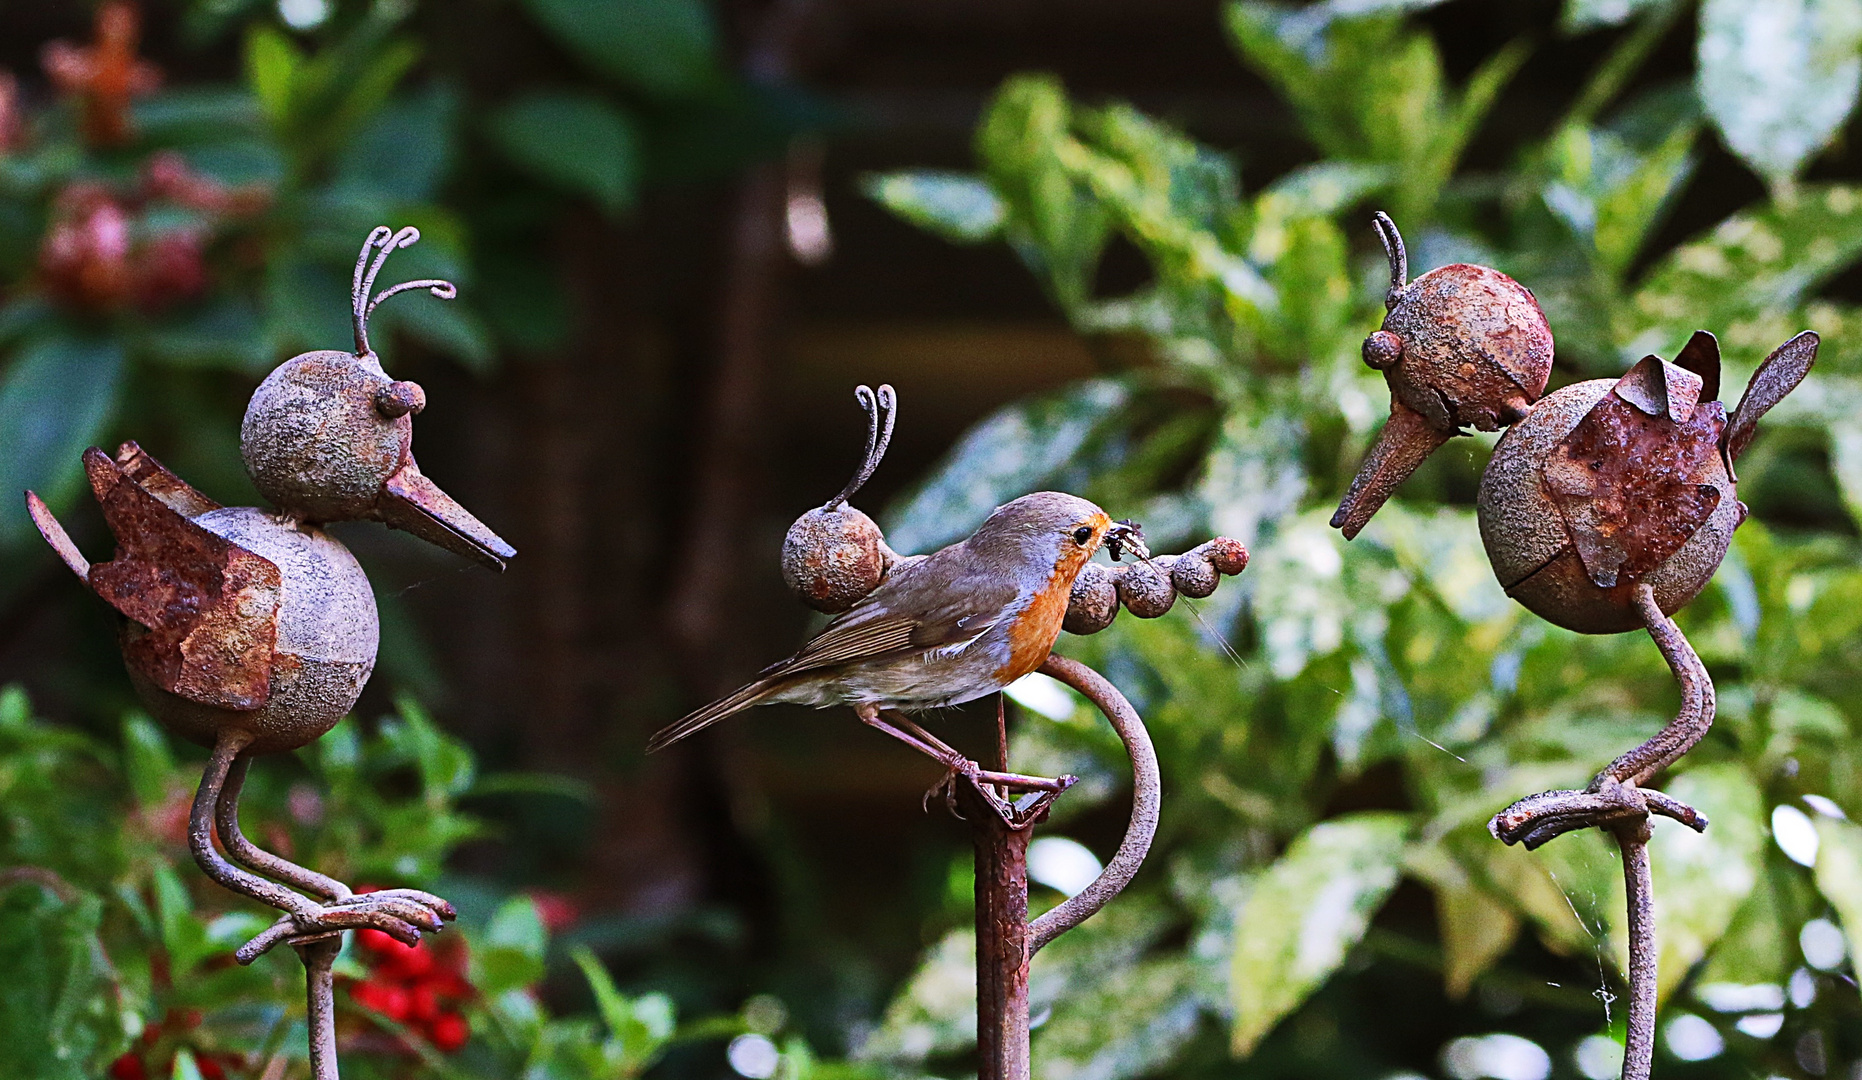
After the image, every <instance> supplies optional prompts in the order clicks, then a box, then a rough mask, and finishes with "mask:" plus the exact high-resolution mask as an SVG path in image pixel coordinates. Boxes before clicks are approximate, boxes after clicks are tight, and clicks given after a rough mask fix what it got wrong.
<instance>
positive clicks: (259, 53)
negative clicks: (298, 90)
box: [246, 24, 304, 124]
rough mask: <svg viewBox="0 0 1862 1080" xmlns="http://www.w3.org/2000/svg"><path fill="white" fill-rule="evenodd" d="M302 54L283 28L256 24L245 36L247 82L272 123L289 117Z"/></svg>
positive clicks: (279, 122)
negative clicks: (293, 88)
mask: <svg viewBox="0 0 1862 1080" xmlns="http://www.w3.org/2000/svg"><path fill="white" fill-rule="evenodd" d="M303 64H304V55H303V53H301V52H299V51H298V48H297V46H295V45H293V44H291V39H290V38H288V37H286V36H285V35H284V33H283V31H280V30H278V29H277V28H275V27H271V26H266V25H264V24H259V25H258V26H257V27H255V28H254V29H253V31H252V33H251V34H249V35H247V37H246V81H247V82H249V83H251V85H252V92H253V93H254V94H256V95H257V96H258V99H259V104H260V105H262V106H263V107H264V109H265V113H266V115H268V116H270V117H271V119H272V122H273V123H274V124H283V123H285V122H286V121H287V120H289V119H290V117H291V96H292V85H293V83H295V82H296V80H297V74H298V71H299V69H301V68H302V67H303Z"/></svg>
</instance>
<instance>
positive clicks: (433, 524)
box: [375, 454, 517, 570]
mask: <svg viewBox="0 0 1862 1080" xmlns="http://www.w3.org/2000/svg"><path fill="white" fill-rule="evenodd" d="M375 517H376V519H377V520H379V521H382V522H384V523H386V524H387V525H388V526H389V527H390V528H395V529H405V530H406V531H408V532H410V533H413V534H414V535H415V536H418V537H420V538H421V539H422V540H425V541H426V542H427V543H429V544H434V545H436V546H438V547H443V548H445V549H446V550H447V551H451V552H455V553H457V554H460V555H464V556H465V557H466V558H468V559H472V560H474V561H476V562H479V563H483V564H484V565H486V566H489V567H491V568H492V569H493V570H503V569H504V561H505V560H506V559H509V558H511V557H512V556H514V555H516V554H517V549H515V548H513V547H512V546H511V545H509V544H507V543H505V542H504V541H503V540H502V539H501V538H500V537H499V536H498V534H497V533H494V532H492V531H491V530H490V529H487V528H486V527H485V525H484V523H483V522H481V521H479V519H477V518H475V517H473V516H472V515H471V513H469V512H468V511H467V510H466V508H465V507H463V506H460V505H459V504H458V503H456V502H454V501H453V499H452V496H450V495H448V494H446V493H445V492H444V491H441V490H440V488H439V485H437V484H435V483H434V482H433V481H431V480H429V479H427V478H426V476H425V475H424V474H422V473H421V471H420V467H419V466H418V465H415V464H414V458H413V455H411V454H410V455H408V458H407V463H406V464H404V465H402V466H401V468H400V469H399V470H397V471H396V472H395V474H394V475H393V476H390V477H389V478H388V482H387V483H386V484H383V485H382V491H381V499H380V501H378V502H377V503H376V504H375Z"/></svg>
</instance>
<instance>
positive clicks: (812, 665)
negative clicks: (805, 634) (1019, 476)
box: [647, 491, 1143, 786]
mask: <svg viewBox="0 0 1862 1080" xmlns="http://www.w3.org/2000/svg"><path fill="white" fill-rule="evenodd" d="M1101 543H1108V545H1109V547H1110V548H1111V549H1112V550H1113V551H1115V552H1117V551H1119V550H1121V549H1122V548H1124V547H1131V548H1133V549H1135V550H1137V551H1140V552H1142V550H1143V549H1142V540H1140V539H1139V537H1138V534H1137V531H1136V527H1135V526H1132V525H1130V524H1129V523H1125V522H1114V521H1113V520H1112V519H1111V518H1110V517H1109V516H1107V514H1106V512H1105V511H1104V510H1101V509H1100V508H1099V507H1097V506H1094V505H1093V504H1092V503H1090V502H1088V501H1086V500H1085V499H1082V498H1078V497H1077V496H1073V495H1067V494H1064V493H1062V492H1058V491H1037V492H1035V493H1034V494H1032V495H1024V496H1022V497H1021V498H1019V499H1016V500H1015V501H1013V502H1010V503H1007V504H1005V505H1003V506H999V507H997V508H996V510H995V512H994V513H992V514H990V515H989V518H988V520H986V521H984V522H983V524H982V526H981V527H979V528H978V529H977V530H976V533H975V534H974V535H972V536H971V537H970V538H969V539H967V540H962V541H959V542H957V543H955V544H952V545H950V546H949V547H946V548H944V549H942V550H940V551H937V552H935V553H933V554H931V555H927V556H924V557H922V558H918V559H908V560H905V561H902V562H900V563H899V564H898V565H897V566H896V567H894V568H893V569H892V570H891V572H890V573H889V574H887V576H886V578H885V580H884V581H882V582H881V583H880V584H879V586H878V587H877V588H875V589H874V590H873V591H872V592H871V593H868V594H867V595H866V596H865V597H864V598H863V599H861V600H860V601H859V602H858V603H856V604H854V605H853V607H851V608H849V609H848V610H847V611H846V612H845V613H844V614H842V615H841V616H840V617H839V618H836V619H835V620H834V621H833V622H831V623H829V624H828V625H827V627H826V628H825V629H823V630H822V631H821V633H819V634H817V635H815V636H814V637H813V638H811V639H809V641H808V643H807V644H806V645H803V646H802V648H801V649H800V651H798V652H797V653H796V654H795V655H794V656H791V657H789V658H788V659H787V660H783V661H781V662H780V663H777V664H774V665H772V666H770V667H768V668H765V669H764V670H763V672H762V673H761V674H760V675H758V676H757V678H756V680H755V681H753V682H751V683H750V684H748V685H746V686H744V687H742V688H741V689H739V690H737V691H736V692H734V693H731V694H728V695H726V696H724V697H722V698H719V699H718V700H716V701H714V702H712V703H711V704H709V705H706V706H705V707H704V708H702V709H699V710H697V711H696V712H693V713H691V714H690V715H688V716H686V717H685V718H684V719H682V720H679V721H678V722H677V723H674V724H671V725H669V726H668V727H666V728H664V729H662V730H661V731H660V732H659V733H658V734H656V735H654V736H653V739H652V741H651V742H649V743H648V744H647V750H648V752H649V753H651V752H654V751H657V750H662V749H664V748H666V747H668V746H671V745H672V744H673V743H675V742H678V741H679V740H680V739H683V738H685V737H686V736H688V735H691V734H693V733H694V732H697V731H700V730H702V729H704V728H706V727H709V726H711V725H712V724H715V723H717V722H718V721H719V720H722V719H724V718H725V717H727V716H730V715H731V714H733V713H737V712H741V711H742V710H744V709H747V708H750V707H751V706H752V705H762V704H766V703H771V702H789V703H793V704H798V705H813V706H815V707H817V708H825V707H827V706H830V705H841V704H846V705H852V706H853V711H854V715H856V716H858V717H859V718H860V720H861V722H863V723H865V724H867V725H869V726H871V727H874V728H877V729H878V730H880V731H883V732H885V733H886V734H888V735H890V736H892V737H893V738H895V739H898V740H899V741H901V742H903V743H905V744H906V745H907V746H910V747H912V748H913V749H915V750H918V751H919V752H921V753H923V754H926V755H929V756H930V757H932V758H933V759H935V760H937V761H939V762H942V763H943V764H944V766H945V767H946V768H949V769H951V770H952V771H953V772H958V773H963V774H966V775H971V776H978V777H981V778H984V779H990V778H991V777H992V776H993V775H994V774H985V773H982V772H981V771H980V770H979V769H978V767H977V766H976V764H975V763H974V762H972V761H969V760H968V759H966V758H964V757H963V756H962V755H961V754H959V753H958V752H957V751H956V750H953V749H952V748H951V747H950V746H948V745H946V744H945V743H943V742H942V741H940V740H939V739H938V738H937V737H936V736H934V735H932V734H931V733H930V732H928V731H926V730H925V729H924V728H922V727H920V726H919V725H918V724H917V723H915V722H913V721H912V720H911V719H909V718H908V717H906V716H905V715H903V714H905V713H914V712H923V711H925V710H927V709H937V708H943V707H945V706H948V705H961V704H963V703H964V702H966V701H975V700H976V699H977V698H981V697H986V696H987V695H989V694H993V693H996V692H997V691H999V690H1002V689H1004V688H1005V687H1007V686H1008V685H1009V684H1010V683H1012V682H1014V681H1015V680H1017V679H1019V678H1021V677H1022V676H1024V675H1027V674H1028V673H1030V672H1032V671H1034V670H1035V669H1036V668H1039V667H1040V666H1041V665H1042V663H1044V662H1045V661H1046V660H1047V656H1048V653H1049V652H1050V651H1051V650H1052V649H1053V647H1054V641H1055V639H1056V638H1058V637H1059V636H1060V629H1061V622H1062V620H1063V619H1065V617H1066V614H1067V602H1068V598H1069V597H1070V596H1071V594H1072V591H1073V581H1074V578H1076V577H1077V576H1079V573H1080V570H1081V568H1082V567H1084V566H1086V564H1087V561H1088V560H1089V559H1091V558H1092V557H1093V553H1094V552H1095V551H1097V550H1099V546H1100V544H1101ZM1017 779H1021V778H1017ZM1024 786H1037V785H1024Z"/></svg>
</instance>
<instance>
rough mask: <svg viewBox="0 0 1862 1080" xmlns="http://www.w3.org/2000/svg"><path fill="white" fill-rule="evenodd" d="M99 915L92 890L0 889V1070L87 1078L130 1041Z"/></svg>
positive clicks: (54, 1079) (48, 1079) (24, 885)
mask: <svg viewBox="0 0 1862 1080" xmlns="http://www.w3.org/2000/svg"><path fill="white" fill-rule="evenodd" d="M102 918H103V905H102V904H101V903H100V902H99V901H98V899H97V898H96V897H94V896H90V895H77V896H73V897H71V898H69V899H65V898H61V897H59V896H56V895H54V894H53V892H52V890H50V889H48V888H46V887H45V886H42V885H40V884H38V883H36V882H21V883H18V884H14V885H12V886H11V887H10V888H0V1076H7V1077H21V1078H22V1080H23V1078H27V1077H30V1078H32V1080H91V1078H93V1077H97V1076H101V1075H103V1073H104V1070H105V1069H106V1068H107V1067H108V1065H109V1063H110V1060H111V1059H112V1058H113V1057H115V1056H116V1055H117V1054H119V1053H121V1052H122V1050H123V1048H124V1046H125V1045H126V1044H127V1043H128V1041H129V1040H128V1037H127V1036H126V1035H125V1034H124V1029H123V1021H122V1018H121V1016H120V1014H119V1007H118V1005H117V1004H116V1002H117V997H116V994H115V993H114V992H113V989H112V986H111V971H110V966H109V960H108V958H107V957H106V956H105V955H104V952H103V945H102V943H101V942H100V941H99V939H98V928H99V926H100V925H101V922H102Z"/></svg>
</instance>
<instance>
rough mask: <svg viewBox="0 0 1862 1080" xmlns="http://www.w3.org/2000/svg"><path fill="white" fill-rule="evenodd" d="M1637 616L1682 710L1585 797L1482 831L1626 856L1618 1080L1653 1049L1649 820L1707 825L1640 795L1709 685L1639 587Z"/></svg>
mask: <svg viewBox="0 0 1862 1080" xmlns="http://www.w3.org/2000/svg"><path fill="white" fill-rule="evenodd" d="M1634 600H1635V605H1636V611H1637V612H1638V613H1639V614H1640V615H1641V616H1642V621H1643V624H1644V625H1645V626H1647V627H1648V630H1649V636H1650V637H1651V638H1653V639H1654V640H1655V646H1656V648H1658V649H1660V650H1661V652H1662V657H1663V659H1665V660H1667V661H1668V666H1669V668H1670V669H1671V670H1672V671H1673V672H1674V676H1675V681H1677V682H1679V683H1680V684H1681V709H1680V711H1679V712H1677V713H1676V714H1675V718H1674V719H1673V720H1671V721H1669V723H1668V724H1667V725H1666V726H1665V727H1663V728H1662V730H1661V731H1659V732H1657V733H1656V735H1655V737H1654V738H1652V739H1650V740H1649V741H1647V742H1645V743H1643V744H1642V745H1641V746H1638V747H1636V748H1635V749H1634V750H1631V751H1630V752H1629V753H1627V754H1624V755H1623V756H1622V757H1619V758H1617V759H1616V760H1615V761H1614V762H1611V764H1610V766H1609V768H1606V769H1605V770H1604V771H1603V772H1601V773H1598V774H1597V778H1596V779H1595V780H1592V781H1591V785H1590V787H1589V788H1587V789H1585V790H1583V791H1546V792H1541V793H1540V794H1538V795H1529V796H1527V797H1526V798H1524V799H1521V800H1519V801H1518V802H1516V803H1514V804H1513V805H1512V806H1509V807H1507V808H1506V809H1505V810H1502V811H1500V812H1499V813H1498V814H1495V815H1494V818H1493V820H1492V821H1490V822H1488V824H1487V829H1488V831H1489V832H1491V833H1493V835H1494V836H1495V837H1496V838H1498V839H1499V840H1500V841H1501V842H1502V843H1507V844H1515V843H1520V844H1524V845H1525V846H1526V847H1527V848H1528V849H1531V848H1536V847H1538V846H1539V845H1541V844H1544V843H1546V842H1547V841H1549V840H1551V839H1553V838H1554V837H1557V836H1562V835H1563V834H1565V833H1568V832H1572V831H1574V830H1576V829H1585V828H1593V827H1595V828H1602V829H1604V830H1606V831H1608V832H1609V833H1610V834H1611V835H1613V836H1614V837H1615V838H1616V842H1617V844H1618V845H1619V846H1620V847H1621V848H1622V851H1623V884H1624V886H1625V890H1626V892H1627V893H1628V897H1629V942H1628V944H1629V1033H1628V1040H1627V1045H1626V1046H1625V1049H1624V1054H1623V1080H1648V1076H1649V1070H1650V1067H1651V1061H1652V1059H1653V1057H1654V1046H1655V988H1656V956H1657V952H1656V943H1655V898H1654V893H1653V889H1652V887H1651V884H1650V881H1651V879H1650V873H1649V849H1648V841H1649V836H1650V828H1649V816H1650V815H1651V814H1659V815H1661V816H1663V817H1671V818H1674V819H1675V820H1676V821H1679V822H1681V823H1682V824H1684V825H1686V826H1688V827H1689V828H1691V829H1693V830H1695V831H1696V832H1702V831H1705V830H1706V828H1707V818H1706V816H1705V815H1703V814H1701V813H1700V812H1699V811H1697V810H1695V809H1694V808H1693V807H1691V806H1688V805H1686V804H1685V803H1682V802H1680V801H1679V800H1676V799H1672V798H1670V797H1668V796H1667V795H1663V794H1662V793H1661V792H1659V791H1651V790H1648V789H1646V788H1644V787H1642V785H1643V784H1645V783H1648V782H1649V781H1650V780H1651V779H1653V778H1654V776H1655V774H1656V773H1658V772H1660V771H1661V770H1662V769H1664V768H1667V767H1668V766H1669V765H1671V764H1673V763H1674V762H1675V761H1676V759H1678V758H1680V756H1681V755H1682V754H1685V753H1687V752H1688V750H1690V749H1692V748H1693V746H1694V745H1695V744H1696V743H1698V742H1699V741H1700V740H1701V737H1702V736H1704V735H1705V734H1706V733H1707V729H1708V728H1709V727H1711V726H1712V724H1713V709H1714V700H1713V681H1712V679H1711V678H1709V677H1708V675H1707V668H1706V665H1704V664H1702V663H1701V662H1700V657H1699V656H1698V655H1697V654H1696V653H1695V652H1694V649H1693V647H1692V646H1690V645H1689V644H1688V642H1687V638H1686V637H1684V636H1682V634H1681V630H1680V628H1679V627H1677V626H1675V624H1674V620H1672V619H1670V618H1668V617H1667V616H1666V615H1663V614H1662V612H1661V609H1660V608H1659V607H1658V606H1656V603H1655V591H1654V590H1653V589H1652V588H1650V587H1649V586H1648V585H1638V586H1637V587H1636V591H1635V596H1634Z"/></svg>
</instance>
